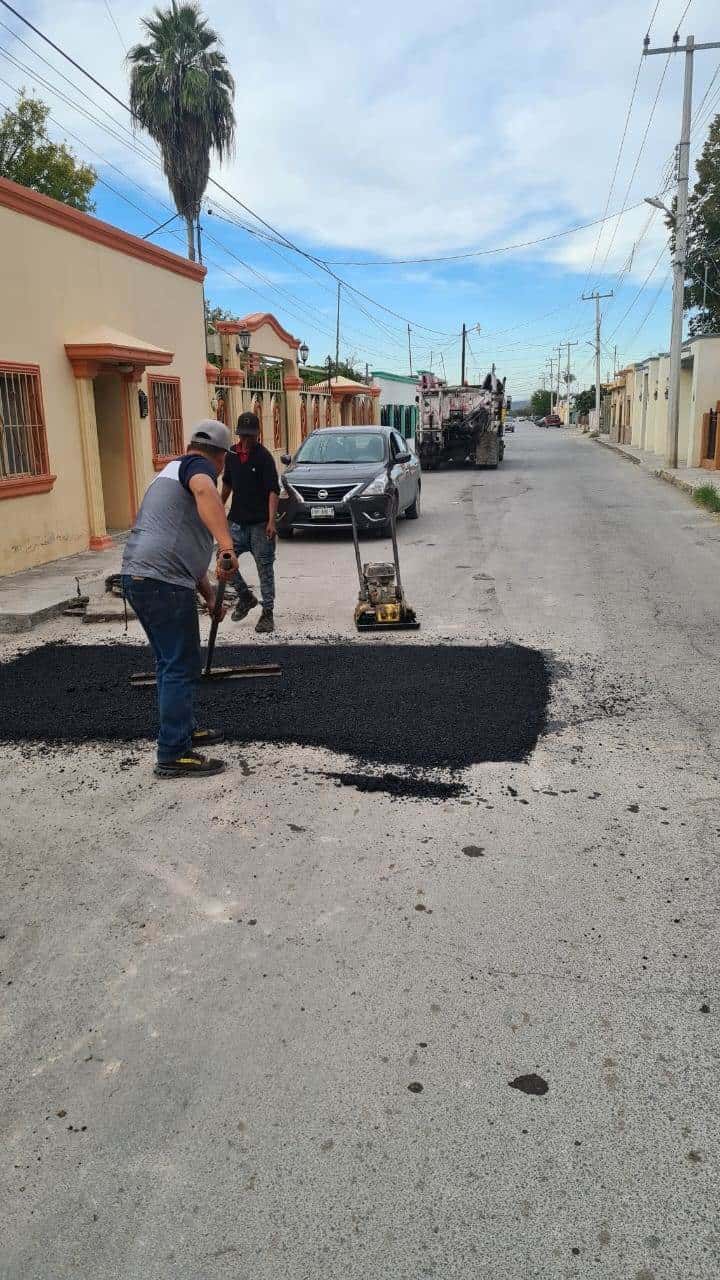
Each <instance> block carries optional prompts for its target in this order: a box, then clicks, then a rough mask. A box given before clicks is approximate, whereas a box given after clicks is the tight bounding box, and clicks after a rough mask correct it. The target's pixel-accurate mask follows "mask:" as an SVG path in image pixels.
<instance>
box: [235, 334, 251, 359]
mask: <svg viewBox="0 0 720 1280" xmlns="http://www.w3.org/2000/svg"><path fill="white" fill-rule="evenodd" d="M249 350H250V330H249V329H241V331H240V333H239V334H238V336H237V341H236V343H235V354H236V355H238V356H239V355H240V354H241V353H242V355H244V356H246V355H247V353H248V351H249Z"/></svg>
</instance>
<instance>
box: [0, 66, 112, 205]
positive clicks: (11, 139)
mask: <svg viewBox="0 0 720 1280" xmlns="http://www.w3.org/2000/svg"><path fill="white" fill-rule="evenodd" d="M49 115H50V108H49V107H48V106H46V105H45V103H44V102H40V100H39V99H38V98H32V97H30V96H29V95H28V94H26V92H25V90H24V89H23V90H22V91H21V93H20V97H19V101H18V105H17V107H16V109H15V110H14V111H6V112H5V113H4V115H3V116H0V175H1V176H2V177H3V178H10V179H11V180H12V181H13V182H19V183H21V184H22V186H23V187H29V188H30V190H31V191H39V192H40V193H41V195H44V196H52V197H53V199H55V200H62V202H63V204H69V205H70V206H71V207H72V208H73V209H80V210H81V212H82V213H92V212H93V210H94V208H95V205H94V204H93V202H92V200H91V199H90V192H91V191H92V189H93V187H94V186H95V179H96V177H97V174H96V173H95V170H94V169H92V168H91V167H90V165H85V164H80V162H79V161H78V160H77V159H76V158H75V156H74V155H73V153H72V151H69V150H68V148H67V147H66V146H65V145H64V143H56V142H51V141H50V138H49V137H48V135H47V129H46V127H45V126H46V123H47V118H48V116H49Z"/></svg>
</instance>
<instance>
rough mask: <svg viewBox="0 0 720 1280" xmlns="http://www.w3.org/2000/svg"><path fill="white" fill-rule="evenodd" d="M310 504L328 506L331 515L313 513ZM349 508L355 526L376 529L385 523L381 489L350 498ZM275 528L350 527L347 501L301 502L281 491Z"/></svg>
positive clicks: (313, 506) (386, 501)
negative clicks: (366, 494) (370, 493)
mask: <svg viewBox="0 0 720 1280" xmlns="http://www.w3.org/2000/svg"><path fill="white" fill-rule="evenodd" d="M313 508H316V509H317V508H324V509H326V510H327V511H330V510H332V515H322V516H313V514H312V511H313ZM353 509H354V511H355V518H356V520H357V523H358V528H359V529H379V528H382V527H383V525H385V524H387V520H388V500H387V498H386V496H385V495H384V494H382V493H378V494H372V495H370V496H369V497H359V498H353ZM277 524H278V528H279V529H343V528H344V529H349V528H351V527H352V520H351V516H350V506H349V503H347V502H322V501H320V499H318V500H317V502H312V501H308V502H301V501H300V500H299V499H298V498H295V497H294V496H293V495H290V494H281V496H280V500H279V502H278V513H277Z"/></svg>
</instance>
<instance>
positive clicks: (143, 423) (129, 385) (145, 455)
mask: <svg viewBox="0 0 720 1280" xmlns="http://www.w3.org/2000/svg"><path fill="white" fill-rule="evenodd" d="M141 378H142V373H141V372H140V370H139V369H138V370H136V371H135V372H134V373H125V374H123V382H124V384H125V396H126V412H127V423H128V435H129V437H130V457H131V460H132V476H133V506H134V508H135V511H134V514H135V515H137V510H138V507H139V506H140V503H141V502H142V500H143V498H144V497H145V490H146V489H147V487H148V485H149V484H150V481H151V480H152V479H153V478H154V474H155V471H154V468H153V460H152V441H151V439H150V420H149V418H141V417H140V400H139V396H138V392H139V390H140V379H141Z"/></svg>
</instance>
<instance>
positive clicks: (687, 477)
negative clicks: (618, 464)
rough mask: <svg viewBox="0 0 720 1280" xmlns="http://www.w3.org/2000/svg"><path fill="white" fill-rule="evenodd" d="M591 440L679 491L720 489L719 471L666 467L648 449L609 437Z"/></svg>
mask: <svg viewBox="0 0 720 1280" xmlns="http://www.w3.org/2000/svg"><path fill="white" fill-rule="evenodd" d="M590 438H591V439H592V440H594V441H595V443H596V444H601V445H602V446H603V447H604V448H605V449H612V451H613V452H614V453H619V454H620V455H621V456H622V457H623V458H627V460H628V462H634V463H635V465H636V466H639V467H642V469H643V471H646V472H647V474H648V475H651V476H656V477H657V478H658V479H659V480H666V481H667V482H668V484H674V485H676V486H677V488H678V489H684V490H685V492H686V493H689V494H693V493H694V492H695V490H696V489H699V488H700V486H701V485H704V484H712V485H714V486H715V488H716V489H720V472H718V471H706V470H705V468H704V467H666V466H665V465H664V463H663V460H662V458H661V457H660V455H659V454H657V453H650V452H648V450H647V449H636V448H635V446H634V445H630V444H618V443H617V442H616V441H614V440H610V438H609V437H608V436H591V437H590Z"/></svg>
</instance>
